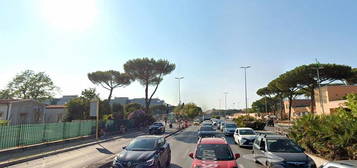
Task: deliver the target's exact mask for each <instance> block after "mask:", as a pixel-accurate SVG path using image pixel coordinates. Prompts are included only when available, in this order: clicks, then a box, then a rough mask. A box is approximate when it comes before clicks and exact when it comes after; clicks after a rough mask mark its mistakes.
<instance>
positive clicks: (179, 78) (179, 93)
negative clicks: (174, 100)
mask: <svg viewBox="0 0 357 168" xmlns="http://www.w3.org/2000/svg"><path fill="white" fill-rule="evenodd" d="M175 79H177V80H178V95H179V105H181V79H183V76H181V77H176V78H175Z"/></svg>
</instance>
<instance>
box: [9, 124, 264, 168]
mask: <svg viewBox="0 0 357 168" xmlns="http://www.w3.org/2000/svg"><path fill="white" fill-rule="evenodd" d="M198 128H199V127H198V126H192V127H189V128H187V129H185V130H183V131H181V132H179V133H177V134H175V135H173V136H171V137H168V138H167V141H168V142H169V143H170V146H171V151H172V153H171V157H172V158H171V168H191V164H192V159H191V158H190V157H189V156H188V154H189V153H190V152H193V151H194V150H195V147H196V143H197V140H198V136H197V130H198ZM139 135H143V133H137V134H132V135H130V136H126V137H123V138H120V139H117V140H113V141H109V142H105V143H98V144H95V145H93V146H88V147H84V148H81V149H78V150H73V151H69V152H64V153H60V154H57V155H52V156H49V157H45V158H41V159H36V160H32V161H28V162H25V163H21V164H17V165H13V166H10V167H11V168H23V167H26V168H27V167H31V168H56V167H58V168H63V167H66V168H67V167H68V168H82V167H85V168H95V167H103V166H102V165H109V164H110V162H111V161H112V159H113V158H114V156H115V155H116V154H117V153H119V152H121V151H122V150H123V149H122V146H125V145H127V144H128V143H129V142H130V141H131V140H132V139H133V138H135V137H136V136H139ZM226 139H227V141H228V143H229V144H230V146H231V148H232V150H233V152H234V153H239V154H241V158H239V159H238V160H237V163H238V165H239V167H240V168H262V166H261V165H259V164H255V163H254V162H253V161H252V160H250V159H247V158H249V156H250V155H251V149H246V148H240V147H238V146H237V145H236V144H234V141H233V138H232V137H226ZM247 156H248V157H247ZM106 163H107V164H106Z"/></svg>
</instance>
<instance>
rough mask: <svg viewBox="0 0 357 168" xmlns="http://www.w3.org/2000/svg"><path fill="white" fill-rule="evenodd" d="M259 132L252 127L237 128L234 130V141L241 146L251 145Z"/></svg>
mask: <svg viewBox="0 0 357 168" xmlns="http://www.w3.org/2000/svg"><path fill="white" fill-rule="evenodd" d="M256 136H257V133H256V132H255V131H254V130H253V129H251V128H237V129H236V130H235V132H234V135H233V137H234V142H235V143H237V144H238V145H239V146H246V147H251V146H253V142H254V140H255V138H256Z"/></svg>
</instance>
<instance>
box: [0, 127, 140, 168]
mask: <svg viewBox="0 0 357 168" xmlns="http://www.w3.org/2000/svg"><path fill="white" fill-rule="evenodd" d="M135 133H143V132H142V131H135V132H133V133H130V134H135ZM130 134H124V135H121V136H117V137H111V138H108V139H103V140H98V141H95V142H89V143H86V144H83V145H77V146H74V147H68V148H66V149H62V150H57V151H54V152H48V153H40V154H37V155H36V154H35V155H32V156H28V157H26V156H25V157H23V158H19V159H14V161H10V162H8V163H0V167H9V166H12V165H16V164H20V163H24V162H28V161H31V160H35V159H40V158H43V157H48V156H52V155H56V154H60V153H64V152H69V151H72V150H77V149H80V148H84V147H87V146H91V145H95V144H99V143H103V142H108V141H112V140H116V139H120V138H122V137H123V136H126V135H130ZM86 138H88V137H86ZM65 142H66V141H65ZM61 143H63V142H61ZM45 145H48V144H45ZM4 162H6V161H4Z"/></svg>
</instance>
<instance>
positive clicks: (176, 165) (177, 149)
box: [167, 126, 263, 168]
mask: <svg viewBox="0 0 357 168" xmlns="http://www.w3.org/2000/svg"><path fill="white" fill-rule="evenodd" d="M198 128H199V127H198V126H192V127H189V128H187V129H185V130H184V131H182V132H181V133H179V134H176V135H174V136H171V137H169V138H168V139H167V140H168V142H169V143H170V146H171V151H172V153H171V156H172V159H171V168H190V167H191V164H192V159H191V158H190V157H189V156H188V154H189V153H190V152H194V150H195V147H196V143H197V140H198V136H197V130H198ZM226 139H227V142H228V143H229V144H230V146H231V148H232V150H233V152H234V153H239V154H240V155H241V158H239V159H238V160H237V163H238V165H239V167H240V168H263V166H262V165H260V164H256V163H254V161H253V160H252V159H250V158H252V157H251V156H252V155H251V154H252V150H251V149H249V148H240V147H239V146H238V145H236V144H235V143H234V140H233V137H226Z"/></svg>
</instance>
